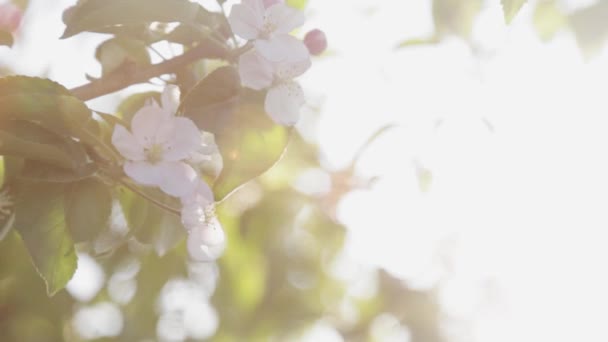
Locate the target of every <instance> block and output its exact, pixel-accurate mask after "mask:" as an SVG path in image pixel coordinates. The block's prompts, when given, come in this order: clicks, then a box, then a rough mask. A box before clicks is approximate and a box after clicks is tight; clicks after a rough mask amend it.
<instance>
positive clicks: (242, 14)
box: [228, 0, 264, 40]
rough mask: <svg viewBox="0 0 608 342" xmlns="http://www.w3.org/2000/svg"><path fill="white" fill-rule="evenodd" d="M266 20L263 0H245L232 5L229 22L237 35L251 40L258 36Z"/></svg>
mask: <svg viewBox="0 0 608 342" xmlns="http://www.w3.org/2000/svg"><path fill="white" fill-rule="evenodd" d="M263 21H264V3H263V1H262V0H243V2H242V3H241V4H237V5H234V6H232V9H231V10H230V15H229V16H228V23H229V24H230V27H231V28H232V32H234V34H236V35H237V36H239V37H241V38H244V39H247V40H251V39H255V38H257V37H258V34H259V32H260V30H261V28H262V25H263Z"/></svg>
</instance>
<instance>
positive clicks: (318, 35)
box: [304, 29, 327, 56]
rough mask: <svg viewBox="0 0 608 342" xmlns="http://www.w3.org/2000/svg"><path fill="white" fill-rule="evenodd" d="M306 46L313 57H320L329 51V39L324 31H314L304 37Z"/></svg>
mask: <svg viewBox="0 0 608 342" xmlns="http://www.w3.org/2000/svg"><path fill="white" fill-rule="evenodd" d="M304 44H305V45H306V47H307V48H308V51H309V52H310V54H311V55H315V56H318V55H320V54H322V53H323V51H325V49H327V37H325V33H324V32H323V31H321V30H319V29H314V30H311V31H309V32H308V33H307V34H306V36H305V37H304Z"/></svg>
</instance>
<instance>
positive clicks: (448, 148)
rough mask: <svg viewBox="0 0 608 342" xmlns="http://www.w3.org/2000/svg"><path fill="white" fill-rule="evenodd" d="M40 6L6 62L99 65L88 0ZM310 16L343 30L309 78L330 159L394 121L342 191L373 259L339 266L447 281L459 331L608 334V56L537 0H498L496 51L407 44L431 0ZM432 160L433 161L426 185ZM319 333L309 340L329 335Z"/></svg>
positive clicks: (454, 43)
mask: <svg viewBox="0 0 608 342" xmlns="http://www.w3.org/2000/svg"><path fill="white" fill-rule="evenodd" d="M32 2H33V6H34V7H36V8H37V10H32V11H31V12H30V13H31V14H32V16H29V17H27V18H26V21H25V23H24V26H25V27H27V28H28V31H24V32H23V38H24V39H23V41H22V42H23V44H21V43H18V44H17V46H16V47H15V49H14V50H13V51H6V49H0V63H2V62H4V61H11V64H12V65H13V66H14V68H15V70H16V72H17V73H22V74H29V75H40V74H43V73H44V72H45V70H47V69H48V70H50V74H49V76H50V77H51V78H53V79H55V80H57V81H59V82H61V83H63V84H65V85H67V86H68V87H71V86H76V85H79V84H81V83H83V82H84V78H83V75H84V73H85V72H89V73H91V74H92V75H95V76H96V75H98V73H99V67H98V66H97V65H96V63H95V61H94V59H93V51H94V47H95V46H96V44H98V42H99V41H100V40H101V39H100V38H98V37H97V38H95V37H94V38H91V37H93V36H86V35H83V36H82V37H79V36H77V37H73V38H70V39H69V40H65V41H59V40H57V38H58V37H59V36H60V35H61V32H62V30H63V25H58V24H59V23H60V16H61V9H62V8H65V7H67V6H68V5H69V4H71V3H73V2H74V1H73V0H72V1H68V0H61V1H53V2H52V5H51V2H49V1H42V0H36V1H34V0H32ZM570 4H571V5H572V6H578V5H581V4H582V2H581V1H574V0H572V1H570ZM55 6H57V7H55ZM307 14H308V15H309V19H310V20H309V22H308V23H307V24H306V27H305V30H303V32H305V31H306V30H308V29H310V28H315V27H319V28H322V29H323V30H324V31H325V32H326V33H327V36H328V39H329V43H330V55H329V56H327V57H324V58H322V59H318V60H316V61H315V63H314V65H313V68H312V69H311V70H310V71H309V72H308V73H307V74H306V75H305V76H304V77H303V78H302V83H303V84H304V86H305V88H306V91H307V93H308V96H309V103H310V104H311V106H315V107H316V106H320V108H321V116H320V117H321V120H320V122H319V125H318V130H317V138H318V139H319V140H320V141H321V144H322V148H323V151H324V153H325V155H326V158H327V164H328V166H329V167H331V168H339V167H340V166H344V165H345V164H346V163H348V162H349V160H350V159H351V158H352V155H353V153H354V151H355V150H356V148H357V147H358V146H360V145H361V144H362V143H363V142H364V141H365V140H366V139H367V137H369V136H370V135H371V134H372V133H374V131H375V130H376V129H377V128H379V127H381V126H383V125H385V124H387V123H394V124H396V125H397V126H398V127H397V128H395V129H393V130H391V131H389V132H388V133H386V135H384V136H383V137H382V138H380V139H379V140H378V141H377V142H376V143H375V144H374V145H372V146H371V147H370V149H369V150H368V152H367V153H366V154H365V156H364V157H363V158H362V160H361V162H360V163H359V165H358V166H359V168H358V169H359V171H360V173H361V174H362V175H367V176H381V179H380V181H379V182H378V183H377V184H376V186H375V187H374V188H373V189H372V190H371V191H358V192H355V193H353V194H351V195H349V196H348V197H347V198H346V199H345V200H344V201H343V202H342V203H341V205H340V208H339V209H340V212H339V216H340V218H341V219H342V220H343V221H344V222H345V223H346V224H347V225H348V227H349V238H348V244H347V251H346V253H345V259H346V260H349V261H355V262H356V263H357V264H358V265H359V268H358V267H354V268H353V267H352V266H353V264H352V263H351V264H349V265H350V266H351V267H350V268H347V270H346V271H345V268H344V267H342V268H340V269H339V271H340V274H341V276H343V277H345V278H348V279H351V280H352V281H353V282H352V283H353V284H355V286H354V287H357V286H356V284H358V283H357V280H361V279H365V277H364V274H365V272H364V271H362V270H366V269H368V268H369V267H371V266H381V267H384V268H386V269H387V270H389V271H390V272H391V273H393V274H395V275H397V276H399V277H401V278H403V279H404V280H406V281H407V282H408V283H409V284H410V286H413V287H420V288H429V287H432V286H437V288H438V291H437V293H438V298H439V299H440V301H441V303H442V307H443V310H444V312H445V317H446V322H451V323H457V326H458V327H459V328H460V329H464V330H461V331H459V332H460V336H452V337H451V338H450V341H479V342H501V341H522V342H527V341H530V342H533V341H555V342H561V341H564V342H566V341H588V342H594V341H598V342H599V341H607V340H608V330H606V329H605V323H606V322H605V317H608V293H607V291H606V288H608V275H607V271H606V266H605V264H606V260H608V248H606V246H607V245H608V235H607V234H606V229H607V228H608V210H606V208H608V179H607V175H608V153H607V151H608V134H607V132H608V120H606V115H608V111H607V106H606V102H605V97H604V94H605V89H607V86H608V67H607V65H608V64H607V63H606V62H607V61H608V55H607V54H606V53H604V54H602V55H601V56H599V57H597V58H595V59H593V60H591V61H589V62H584V61H583V59H582V57H581V54H580V52H579V51H578V49H577V47H576V44H575V41H574V38H573V36H572V35H571V34H570V33H562V34H560V35H559V36H558V37H557V38H556V39H555V40H554V41H552V42H550V43H541V42H540V41H539V40H538V39H537V38H536V35H535V33H534V32H533V30H532V27H531V24H530V22H531V18H530V17H531V11H530V8H529V7H528V6H526V7H524V9H523V10H522V12H521V13H520V15H519V16H518V17H517V19H516V20H515V21H514V23H513V24H512V25H511V26H508V27H507V26H505V25H504V24H503V18H502V12H501V8H500V5H499V1H498V0H489V1H487V2H486V5H485V7H484V10H483V13H482V15H481V16H480V18H479V19H478V21H477V23H476V26H475V33H474V37H475V39H476V40H477V41H478V42H479V43H480V44H482V46H483V47H484V48H486V49H487V50H488V51H489V52H490V53H489V54H488V56H485V57H483V58H477V57H475V56H473V55H472V54H471V53H470V50H469V49H468V48H467V47H466V46H465V44H464V43H462V42H461V41H458V40H456V39H454V40H448V41H446V42H445V43H443V44H441V45H438V46H433V47H416V48H410V49H403V50H398V51H395V50H394V49H393V48H394V46H395V45H396V44H397V43H398V42H399V41H402V40H404V39H406V38H416V37H419V36H425V35H427V34H428V33H430V31H431V29H432V19H431V15H430V1H419V0H367V1H364V0H352V1H345V0H343V1H338V0H333V1H324V0H310V6H309V10H308V12H307ZM34 15H36V16H35V17H34ZM115 99H116V98H115V97H110V99H109V100H106V101H105V102H104V101H103V100H101V101H93V102H91V106H92V107H93V108H97V109H101V108H100V107H103V106H107V103H108V102H111V101H114V100H115ZM309 115H312V114H309ZM306 125H307V120H306V117H304V122H303V123H302V126H306ZM421 168H423V169H424V170H428V171H430V172H431V173H432V183H431V185H430V189H429V190H428V191H427V192H422V191H421V190H420V187H419V182H418V178H417V177H418V176H417V175H418V174H419V172H420V171H421ZM87 262H88V261H87ZM348 270H351V271H348ZM361 281H363V280H361ZM201 310H202V309H201ZM205 310H206V309H205ZM316 329H317V330H315V331H313V332H311V334H312V335H311V336H313V337H309V339H310V340H311V341H313V340H315V338H318V336H325V337H326V340H329V338H330V336H332V332H331V329H330V328H328V327H325V326H323V325H319V326H317V327H316ZM463 332H464V333H463ZM315 333H317V334H321V335H314V334H315ZM333 336H334V338H335V334H334V335H333ZM399 336H402V335H399ZM317 340H318V339H317Z"/></svg>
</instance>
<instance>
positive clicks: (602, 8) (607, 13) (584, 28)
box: [570, 1, 608, 58]
mask: <svg viewBox="0 0 608 342" xmlns="http://www.w3.org/2000/svg"><path fill="white" fill-rule="evenodd" d="M607 17H608V2H606V1H600V2H598V3H596V4H595V5H592V6H589V7H586V8H583V9H581V10H578V11H576V12H574V13H573V14H572V15H571V16H570V25H571V26H572V30H573V31H574V35H575V37H576V42H577V43H578V46H579V48H580V49H581V50H582V51H583V54H584V55H585V57H586V58H590V57H591V56H593V55H595V54H597V53H598V52H600V51H601V49H602V47H603V46H604V44H605V41H606V39H607V38H608V26H607V25H606V18H607Z"/></svg>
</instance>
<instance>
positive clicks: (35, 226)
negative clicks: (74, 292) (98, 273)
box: [15, 183, 77, 296]
mask: <svg viewBox="0 0 608 342" xmlns="http://www.w3.org/2000/svg"><path fill="white" fill-rule="evenodd" d="M63 192H64V187H63V186H59V185H55V184H48V183H20V184H19V190H18V191H17V194H18V195H17V196H18V197H17V201H16V204H15V228H16V229H17V231H18V232H19V234H20V235H21V238H22V239H23V242H24V243H25V246H26V247H27V250H28V252H29V254H30V256H31V257H32V262H33V264H34V267H35V268H36V270H38V273H39V274H40V276H41V277H42V278H43V279H44V282H45V283H46V289H47V293H48V295H49V296H53V295H54V294H56V293H57V292H58V291H59V290H61V289H63V288H64V287H65V285H66V284H67V283H68V281H69V280H70V279H71V278H72V275H73V274H74V271H76V264H77V257H76V252H75V251H74V243H73V242H72V239H71V237H70V235H69V233H68V231H67V227H66V224H65V216H64V205H63V203H64V199H63Z"/></svg>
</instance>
